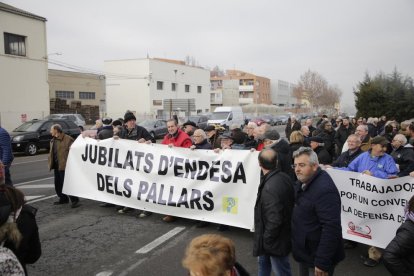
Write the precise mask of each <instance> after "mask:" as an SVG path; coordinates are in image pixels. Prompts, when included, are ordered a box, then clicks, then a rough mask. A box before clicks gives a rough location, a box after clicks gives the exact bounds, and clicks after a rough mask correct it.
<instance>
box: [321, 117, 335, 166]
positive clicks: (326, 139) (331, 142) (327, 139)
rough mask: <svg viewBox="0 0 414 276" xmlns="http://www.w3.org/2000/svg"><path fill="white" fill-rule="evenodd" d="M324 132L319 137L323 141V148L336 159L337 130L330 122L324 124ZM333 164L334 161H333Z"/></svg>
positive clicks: (322, 127) (322, 126)
mask: <svg viewBox="0 0 414 276" xmlns="http://www.w3.org/2000/svg"><path fill="white" fill-rule="evenodd" d="M320 127H321V129H322V131H321V132H320V133H319V134H318V135H317V136H319V137H321V138H322V139H323V147H324V148H325V149H326V150H327V151H328V153H329V155H330V156H331V158H334V157H335V154H336V153H335V133H336V131H335V129H333V127H332V123H331V122H329V121H325V122H322V124H321V125H320ZM331 162H332V161H331Z"/></svg>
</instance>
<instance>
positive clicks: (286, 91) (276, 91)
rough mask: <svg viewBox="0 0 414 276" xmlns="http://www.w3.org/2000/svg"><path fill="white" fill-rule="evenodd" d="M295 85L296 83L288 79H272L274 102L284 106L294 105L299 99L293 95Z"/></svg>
mask: <svg viewBox="0 0 414 276" xmlns="http://www.w3.org/2000/svg"><path fill="white" fill-rule="evenodd" d="M295 86H296V85H295V84H293V83H290V82H287V81H282V80H272V81H271V85H270V94H271V99H272V104H273V105H277V106H283V107H294V106H295V105H296V103H297V99H296V98H295V97H294V96H293V89H294V88H295Z"/></svg>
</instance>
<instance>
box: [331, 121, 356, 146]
mask: <svg viewBox="0 0 414 276" xmlns="http://www.w3.org/2000/svg"><path fill="white" fill-rule="evenodd" d="M352 133H354V128H353V127H352V126H351V125H349V126H348V127H345V126H343V125H341V126H340V127H339V128H338V130H337V131H336V133H335V144H336V145H337V147H338V151H339V152H341V151H342V147H343V146H344V144H345V142H346V140H347V139H348V136H349V135H351V134H352Z"/></svg>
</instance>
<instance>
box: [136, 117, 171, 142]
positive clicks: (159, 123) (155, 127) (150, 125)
mask: <svg viewBox="0 0 414 276" xmlns="http://www.w3.org/2000/svg"><path fill="white" fill-rule="evenodd" d="M138 125H139V126H142V127H144V128H145V129H146V130H147V131H148V132H149V134H151V136H152V137H154V138H155V139H157V138H162V137H164V136H165V135H166V134H167V133H168V129H167V122H166V121H165V120H144V121H142V122H140V123H139V124H138Z"/></svg>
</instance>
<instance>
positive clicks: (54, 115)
mask: <svg viewBox="0 0 414 276" xmlns="http://www.w3.org/2000/svg"><path fill="white" fill-rule="evenodd" d="M60 117H61V116H60V115H56V114H50V115H48V116H46V117H45V119H46V120H48V119H58V118H60Z"/></svg>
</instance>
